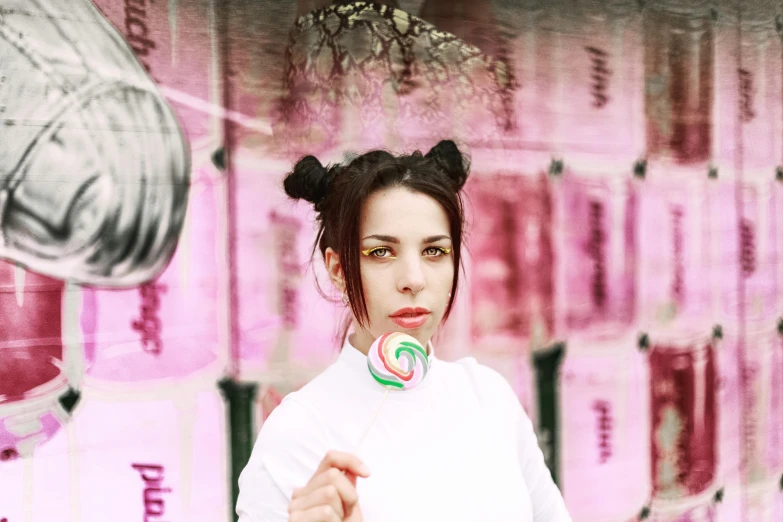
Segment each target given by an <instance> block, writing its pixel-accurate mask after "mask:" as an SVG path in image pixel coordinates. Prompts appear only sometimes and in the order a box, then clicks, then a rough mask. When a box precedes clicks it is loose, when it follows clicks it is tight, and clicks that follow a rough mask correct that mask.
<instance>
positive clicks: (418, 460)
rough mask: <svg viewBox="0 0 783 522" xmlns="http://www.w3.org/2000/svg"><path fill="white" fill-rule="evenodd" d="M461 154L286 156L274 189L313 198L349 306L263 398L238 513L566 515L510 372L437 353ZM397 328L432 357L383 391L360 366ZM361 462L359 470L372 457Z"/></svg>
mask: <svg viewBox="0 0 783 522" xmlns="http://www.w3.org/2000/svg"><path fill="white" fill-rule="evenodd" d="M467 176H468V173H467V170H466V168H465V163H464V161H463V158H462V155H461V154H460V152H459V150H458V149H457V147H456V146H455V145H454V143H453V142H451V141H442V142H440V143H439V144H438V145H436V146H435V147H434V148H433V149H432V150H431V151H430V152H429V153H427V155H426V156H422V155H421V154H420V153H418V152H415V153H413V154H411V155H404V156H397V157H395V156H392V155H391V154H389V153H387V152H383V151H373V152H368V153H367V154H364V155H363V156H360V157H358V158H356V159H354V160H353V161H352V162H351V163H350V164H348V165H346V166H333V167H331V168H329V169H326V168H324V167H323V166H321V164H320V163H319V162H318V160H316V159H315V158H314V157H312V156H308V157H306V158H304V159H302V160H301V161H299V162H298V163H297V164H296V167H295V168H294V171H293V172H292V173H291V174H289V175H288V177H287V178H286V180H285V190H286V193H287V194H288V195H289V196H291V197H292V198H296V199H299V198H303V199H306V200H307V201H310V202H311V203H313V204H314V205H315V209H316V211H317V212H318V218H319V223H320V226H319V232H318V237H317V239H316V245H317V246H318V247H319V249H320V251H321V253H322V255H323V257H324V261H325V263H326V267H327V269H328V272H329V276H330V278H331V281H332V283H333V284H334V285H335V287H336V288H337V289H338V290H339V291H340V292H341V293H342V294H343V302H344V303H345V304H346V305H348V306H350V310H351V312H352V313H353V333H352V334H351V335H350V336H347V337H346V339H345V342H344V343H343V348H342V351H341V353H340V355H339V357H338V359H337V361H335V362H334V364H332V365H331V366H330V367H329V368H327V369H326V370H325V371H324V372H323V373H322V374H321V375H319V376H318V377H316V378H315V379H313V380H312V381H311V382H310V383H308V384H307V385H306V386H304V387H303V388H302V389H301V390H299V391H297V392H294V393H291V394H289V395H288V396H286V398H285V399H284V400H283V402H282V403H281V404H280V405H279V406H278V407H277V408H276V409H275V410H274V411H273V412H272V414H271V415H270V416H269V418H268V419H267V421H266V422H265V423H264V425H263V427H262V429H261V433H260V434H259V437H258V440H257V442H256V445H255V448H254V450H253V454H252V456H251V458H250V462H249V463H248V465H247V467H246V468H245V470H244V471H243V472H242V475H241V477H240V479H239V484H240V495H239V500H238V502H237V512H238V513H239V516H240V522H261V521H264V522H283V521H290V522H332V521H349V522H356V521H362V520H364V521H367V522H386V521H388V522H392V521H394V522H398V521H405V522H430V521H440V520H448V521H450V522H454V521H465V522H483V521H491V522H501V521H516V522H566V521H570V520H571V519H570V517H569V515H568V513H567V511H566V508H565V505H564V502H563V499H562V496H561V495H560V492H559V491H558V489H557V486H556V485H555V484H554V482H553V481H552V478H551V475H550V473H549V470H548V469H547V468H546V465H545V464H544V458H543V455H542V453H541V451H540V449H539V447H538V444H537V441H536V436H535V434H534V432H533V427H532V424H531V422H530V419H529V418H528V417H527V415H526V414H525V412H524V410H523V409H522V408H521V406H520V404H519V401H518V400H517V398H516V396H515V394H514V392H513V391H512V389H511V387H510V386H509V385H508V383H507V382H506V381H505V379H504V378H503V377H502V376H500V374H498V373H496V372H495V371H493V370H491V369H489V368H487V367H485V366H482V365H480V364H478V363H477V362H476V361H475V360H474V359H473V358H466V359H462V360H459V361H457V362H453V363H452V362H446V361H442V360H439V359H438V358H437V357H436V356H435V353H434V348H433V346H432V343H431V342H430V338H431V337H432V335H433V334H434V333H435V331H436V330H437V329H438V327H439V326H440V324H441V323H442V322H443V321H444V320H445V319H446V318H447V317H448V315H449V312H450V311H451V308H452V305H453V303H454V298H455V297H456V292H457V286H458V281H459V270H458V267H459V266H460V253H461V246H462V233H463V224H464V216H463V207H462V200H461V195H460V190H461V188H462V186H463V185H464V183H465V181H466V179H467ZM391 331H400V332H405V333H407V334H409V335H412V336H413V337H415V338H416V339H418V341H419V342H420V343H421V344H422V346H426V347H427V351H428V354H429V357H430V361H431V365H430V368H429V371H428V372H427V374H426V377H425V378H424V380H423V381H422V382H421V384H419V385H418V386H417V387H415V388H413V389H411V390H409V391H393V392H390V393H389V395H388V396H387V397H386V400H385V403H384V404H383V407H382V408H381V410H380V412H379V413H378V416H377V418H375V420H374V422H373V424H372V426H371V428H370V431H369V432H368V434H367V436H366V438H365V439H363V441H362V443H361V446H360V448H359V450H358V454H353V451H354V449H355V447H356V444H357V442H358V439H359V438H360V436H361V435H362V432H363V431H364V428H365V427H366V426H367V423H368V421H369V420H370V419H371V418H372V415H373V414H374V412H375V410H376V409H377V407H378V405H379V404H380V401H381V399H382V398H383V396H384V393H385V390H384V388H383V387H382V386H380V385H379V384H378V383H377V382H376V381H375V380H374V379H373V378H372V376H371V375H370V373H369V371H368V370H367V359H366V356H367V352H368V350H369V348H370V345H371V344H372V342H373V341H374V339H376V338H377V337H379V336H380V335H382V334H384V333H387V332H391ZM370 470H371V471H370Z"/></svg>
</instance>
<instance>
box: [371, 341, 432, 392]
mask: <svg viewBox="0 0 783 522" xmlns="http://www.w3.org/2000/svg"><path fill="white" fill-rule="evenodd" d="M367 366H368V367H369V369H370V374H371V375H372V376H373V377H374V378H375V380H376V381H378V382H379V383H381V384H382V385H383V386H386V387H387V388H391V389H400V390H410V389H411V388H413V387H415V386H416V385H418V384H419V383H420V382H421V381H422V380H423V379H424V377H425V376H426V375H427V370H428V369H429V358H428V357H427V352H426V351H424V348H423V347H422V346H421V344H419V341H417V340H416V339H414V338H413V337H411V336H410V335H406V334H404V333H400V332H392V333H387V334H384V335H382V336H380V337H378V338H377V339H376V340H375V342H374V343H372V346H371V347H370V351H369V353H368V354H367Z"/></svg>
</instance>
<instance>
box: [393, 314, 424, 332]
mask: <svg viewBox="0 0 783 522" xmlns="http://www.w3.org/2000/svg"><path fill="white" fill-rule="evenodd" d="M429 315H430V314H429V312H427V313H415V314H403V315H394V316H392V318H391V320H392V321H394V322H395V323H397V324H398V325H399V326H401V327H403V328H409V329H412V328H420V327H421V326H424V323H426V322H427V318H428V317H429Z"/></svg>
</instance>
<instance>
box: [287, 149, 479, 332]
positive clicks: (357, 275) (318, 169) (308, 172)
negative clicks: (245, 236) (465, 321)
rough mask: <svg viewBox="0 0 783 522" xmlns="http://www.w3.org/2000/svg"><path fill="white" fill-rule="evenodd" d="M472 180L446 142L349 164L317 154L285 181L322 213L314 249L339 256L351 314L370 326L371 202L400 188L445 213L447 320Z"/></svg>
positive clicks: (366, 156)
mask: <svg viewBox="0 0 783 522" xmlns="http://www.w3.org/2000/svg"><path fill="white" fill-rule="evenodd" d="M467 179H468V162H467V160H466V159H465V157H464V156H463V155H462V154H461V153H460V151H459V149H458V148H457V146H456V145H455V144H454V142H453V141H441V142H440V143H438V144H437V145H435V147H433V148H432V150H430V151H429V152H428V153H427V154H426V155H422V154H421V152H419V151H416V152H413V153H412V154H404V155H400V156H394V155H392V154H391V153H389V152H387V151H383V150H374V151H371V152H367V153H366V154H362V155H361V156H358V157H356V158H355V159H353V160H352V161H351V162H350V163H348V164H346V165H330V166H328V167H324V166H323V165H321V162H320V161H318V159H316V158H315V157H313V156H306V157H304V158H302V159H301V160H299V161H298V162H297V163H296V165H295V166H294V170H293V171H292V172H291V173H290V174H288V175H287V176H286V178H285V181H284V188H285V192H286V194H288V196H290V197H291V198H294V199H304V200H306V201H309V202H310V203H312V204H313V205H314V207H315V210H316V212H317V214H318V223H319V227H318V234H317V236H316V239H315V244H314V245H313V254H315V249H316V248H319V249H320V251H321V255H325V253H326V249H327V248H329V247H331V248H332V249H333V250H334V251H335V252H337V254H338V255H339V257H340V263H341V264H342V269H343V276H344V277H345V287H346V294H347V295H348V299H349V303H350V306H351V310H352V311H353V314H354V316H355V317H356V319H357V320H358V321H359V324H360V325H362V326H364V327H365V328H366V327H367V326H368V324H367V323H368V322H369V315H368V313H367V303H366V302H365V300H364V289H363V287H362V278H361V271H360V258H359V253H360V252H359V251H360V241H361V238H360V237H359V227H360V224H361V223H360V221H361V214H362V208H363V206H364V202H365V201H366V200H367V198H368V197H369V196H370V195H371V194H373V193H374V192H377V191H379V190H383V189H387V188H391V187H401V188H406V189H408V190H410V191H413V192H417V193H421V194H425V195H427V196H430V197H431V198H432V199H434V200H435V201H437V202H438V203H439V204H440V206H441V207H443V210H444V211H445V212H446V215H447V216H448V220H449V228H450V234H451V239H452V253H453V255H454V279H453V281H452V284H451V297H450V298H449V303H448V305H447V307H446V313H445V314H444V317H443V319H444V320H445V319H446V318H448V316H449V314H450V313H451V308H452V305H453V304H454V299H455V297H456V295H457V286H458V283H459V268H460V267H461V264H460V251H461V248H460V247H461V246H462V235H463V230H464V226H465V214H464V210H463V201H462V196H461V193H460V190H461V189H462V186H463V185H464V184H465V181H466V180H467Z"/></svg>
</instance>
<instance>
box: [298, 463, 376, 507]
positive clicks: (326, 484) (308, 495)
mask: <svg viewBox="0 0 783 522" xmlns="http://www.w3.org/2000/svg"><path fill="white" fill-rule="evenodd" d="M369 476H370V470H369V469H367V466H365V465H364V464H363V463H362V462H361V461H360V460H359V459H358V458H357V457H356V456H355V455H351V454H350V453H343V452H341V451H329V452H327V453H326V455H325V456H324V458H323V460H322V461H321V463H320V464H319V465H318V469H316V470H315V473H313V476H312V477H310V481H309V482H308V483H307V485H305V486H304V487H302V488H296V489H295V490H294V494H293V495H292V496H291V503H290V504H289V505H288V515H289V516H288V522H363V520H364V519H363V518H362V512H361V510H360V509H359V506H358V504H357V502H358V501H359V495H358V494H357V493H356V477H364V478H367V477H369Z"/></svg>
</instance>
